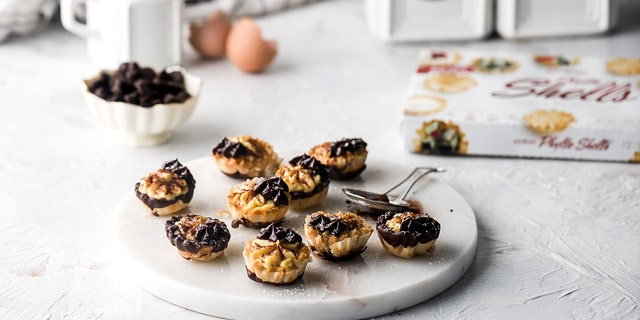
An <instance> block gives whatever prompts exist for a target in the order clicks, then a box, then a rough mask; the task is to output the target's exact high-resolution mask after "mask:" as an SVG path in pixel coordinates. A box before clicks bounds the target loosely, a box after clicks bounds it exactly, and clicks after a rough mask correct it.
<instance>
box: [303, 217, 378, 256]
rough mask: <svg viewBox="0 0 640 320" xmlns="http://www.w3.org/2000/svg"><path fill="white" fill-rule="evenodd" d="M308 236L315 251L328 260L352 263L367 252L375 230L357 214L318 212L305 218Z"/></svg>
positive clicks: (308, 240)
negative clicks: (351, 261)
mask: <svg viewBox="0 0 640 320" xmlns="http://www.w3.org/2000/svg"><path fill="white" fill-rule="evenodd" d="M304 221H305V224H304V234H305V235H306V237H307V243H308V244H309V246H310V247H311V251H313V253H315V254H316V255H318V256H319V257H321V258H322V259H325V260H332V261H340V260H349V259H351V258H354V257H356V256H358V255H360V254H361V253H362V252H364V250H366V248H367V241H368V240H369V237H370V236H371V233H373V228H371V226H370V225H368V224H367V223H366V222H365V221H364V218H362V217H361V216H359V215H357V214H355V213H353V212H346V213H343V212H342V211H339V212H338V213H335V214H333V213H327V212H324V211H317V212H314V213H313V214H311V215H308V216H307V217H306V218H305V220H304Z"/></svg>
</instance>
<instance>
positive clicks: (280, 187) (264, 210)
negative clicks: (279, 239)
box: [227, 177, 291, 229]
mask: <svg viewBox="0 0 640 320" xmlns="http://www.w3.org/2000/svg"><path fill="white" fill-rule="evenodd" d="M290 198H291V195H289V187H287V184H286V183H285V182H284V180H282V179H281V178H280V177H270V178H253V179H250V180H249V179H248V180H246V181H245V182H243V183H240V184H237V185H235V186H233V187H231V189H229V193H228V194H227V207H228V208H229V212H231V216H232V217H233V218H234V219H233V221H232V222H231V226H232V227H233V228H237V227H239V226H240V225H241V224H242V225H244V226H245V227H248V228H256V229H257V228H262V227H265V226H267V225H269V224H270V223H272V222H280V221H281V220H282V219H284V215H285V213H287V210H289V201H290Z"/></svg>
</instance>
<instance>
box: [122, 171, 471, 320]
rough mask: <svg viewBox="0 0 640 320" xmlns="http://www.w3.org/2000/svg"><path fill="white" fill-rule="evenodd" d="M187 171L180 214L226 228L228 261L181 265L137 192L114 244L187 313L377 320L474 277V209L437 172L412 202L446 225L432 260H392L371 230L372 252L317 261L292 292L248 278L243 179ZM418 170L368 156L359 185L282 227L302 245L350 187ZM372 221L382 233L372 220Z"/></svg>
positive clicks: (138, 273)
mask: <svg viewBox="0 0 640 320" xmlns="http://www.w3.org/2000/svg"><path fill="white" fill-rule="evenodd" d="M186 165H187V167H188V168H189V169H190V170H191V172H192V174H193V175H194V177H195V179H196V189H195V195H194V198H193V200H192V201H191V203H190V205H189V207H187V208H186V209H184V210H183V211H181V212H179V214H185V213H194V214H200V215H204V216H210V217H214V218H218V219H220V220H222V221H224V222H226V223H227V226H229V230H230V232H231V241H230V243H229V247H228V248H227V249H226V251H225V253H224V255H222V256H220V257H219V258H217V259H215V260H213V261H209V262H197V261H189V260H185V259H183V258H182V257H181V256H180V255H179V254H178V251H177V249H176V248H175V247H173V246H172V245H171V243H170V242H169V240H168V239H167V238H166V236H165V232H164V223H165V221H166V220H167V219H168V217H155V216H153V215H151V214H149V212H148V211H147V209H146V208H145V207H144V206H143V205H142V204H141V203H140V202H139V200H138V199H137V198H136V197H135V195H134V192H133V188H132V191H131V192H130V193H129V194H127V195H126V196H125V197H124V199H123V200H122V202H121V203H120V205H119V206H118V207H117V209H116V212H115V236H116V240H117V243H118V248H117V249H118V250H117V251H116V252H117V255H118V259H119V261H121V263H122V266H123V267H124V269H125V270H126V274H127V275H128V276H129V277H130V278H131V279H132V280H133V281H134V282H136V283H137V284H138V285H140V286H141V287H142V288H144V289H145V290H147V291H149V292H150V293H152V294H154V295H156V296H158V297H160V298H162V299H164V300H166V301H168V302H171V303H173V304H176V305H178V306H181V307H184V308H187V309H190V310H194V311H197V312H201V313H205V314H209V315H213V316H218V317H224V318H233V319H238V318H251V319H254V318H260V319H283V317H296V318H306V319H331V318H333V319H337V318H341V319H354V318H366V317H372V316H377V315H382V314H386V313H390V312H394V311H397V310H401V309H404V308H407V307H410V306H412V305H415V304H417V303H420V302H422V301H425V300H427V299H429V298H431V297H433V296H435V295H437V294H438V293H440V292H442V291H444V290H445V289H447V288H448V287H450V286H451V285H452V284H454V283H455V282H456V281H457V280H458V279H459V278H460V277H461V276H462V275H463V274H464V273H465V272H466V271H467V270H468V269H469V266H470V265H471V263H472V261H473V258H474V256H475V251H476V241H477V232H478V231H477V226H476V219H475V215H474V213H473V211H472V209H471V208H470V207H469V205H468V204H467V202H466V201H465V199H464V198H463V197H462V196H461V195H460V194H459V193H457V192H456V191H455V190H454V189H453V188H451V187H450V186H449V185H448V184H446V183H444V182H441V181H439V180H438V176H437V174H431V175H430V176H427V177H425V178H423V179H422V180H420V181H419V182H418V183H417V184H416V186H415V187H414V188H413V190H412V191H411V193H410V194H409V196H408V197H407V198H408V199H412V200H417V201H419V202H420V203H421V205H422V206H423V208H424V210H425V211H426V212H428V213H429V214H430V215H431V216H432V217H434V218H435V219H436V220H438V221H439V222H440V224H441V227H442V229H441V233H440V237H439V239H438V240H437V241H436V244H435V246H434V248H432V252H431V253H430V254H429V255H426V256H416V257H414V258H412V259H402V258H398V257H395V256H392V255H391V254H389V253H388V252H386V251H385V250H384V248H383V247H382V245H381V244H380V240H379V239H378V235H377V233H376V231H374V233H373V234H372V235H371V238H370V239H369V242H368V244H367V245H368V248H367V250H366V251H365V252H364V253H363V254H362V255H361V256H359V257H356V258H355V259H353V260H350V261H344V262H330V261H325V260H322V259H320V258H318V257H316V256H314V257H313V261H312V262H311V263H309V264H308V265H307V269H306V272H305V274H304V276H303V278H302V279H299V280H298V281H296V282H295V283H293V284H290V285H286V286H272V285H267V284H262V283H257V282H254V281H252V280H250V279H249V278H248V277H247V274H246V270H245V266H244V261H243V259H242V250H243V248H244V243H245V242H246V240H248V239H250V238H253V237H255V235H256V234H257V230H254V229H247V228H244V227H242V226H241V227H240V228H238V229H233V228H231V217H230V216H229V213H228V212H227V211H226V193H227V190H228V189H229V188H230V187H231V186H233V185H235V184H238V183H240V182H241V181H240V180H235V179H232V178H229V177H227V176H225V175H223V174H222V173H221V172H220V171H219V170H218V168H217V167H216V165H215V163H214V162H213V161H212V160H211V159H209V158H203V159H198V160H195V161H192V162H188V163H186ZM412 169H413V168H403V167H399V166H398V165H397V164H394V163H391V162H387V161H381V160H376V159H371V158H369V159H368V160H367V169H366V170H365V171H364V172H363V173H362V175H361V176H360V177H358V178H355V179H353V180H351V181H347V182H342V181H332V182H331V185H330V190H329V194H328V196H327V199H325V201H324V202H323V203H322V204H321V205H318V206H317V207H313V208H310V209H307V210H304V211H303V212H296V211H291V210H290V211H289V212H288V213H287V215H286V217H285V221H284V222H283V226H285V227H290V228H293V229H294V230H296V232H298V233H300V235H302V237H303V238H304V232H303V224H304V217H305V215H306V214H308V213H311V212H314V211H317V210H324V211H327V212H337V211H338V210H342V211H345V210H347V203H346V198H345V196H344V195H343V194H342V192H341V189H342V188H343V187H349V188H360V189H366V190H369V191H375V192H384V191H386V190H387V189H389V188H390V187H391V186H393V185H395V183H397V182H399V181H400V180H402V179H403V178H404V177H405V176H406V175H407V174H409V173H410V172H411V170H412ZM150 171H153V170H150ZM132 185H133V184H132ZM402 191H403V190H400V191H399V192H402ZM367 221H368V222H369V223H370V224H371V225H372V226H375V222H374V220H373V219H372V218H369V217H367ZM374 230H375V227H374Z"/></svg>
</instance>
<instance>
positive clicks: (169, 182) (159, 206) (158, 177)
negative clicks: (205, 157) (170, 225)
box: [134, 159, 196, 216]
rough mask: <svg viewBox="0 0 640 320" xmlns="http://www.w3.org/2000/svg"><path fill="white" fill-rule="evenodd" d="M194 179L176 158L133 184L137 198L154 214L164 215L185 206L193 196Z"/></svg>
mask: <svg viewBox="0 0 640 320" xmlns="http://www.w3.org/2000/svg"><path fill="white" fill-rule="evenodd" d="M195 187H196V180H195V179H194V178H193V176H192V175H191V172H190V171H189V169H188V168H187V167H185V166H184V165H182V164H181V163H180V162H179V161H178V159H175V160H172V161H167V162H166V163H165V164H164V165H163V166H162V168H161V169H158V170H156V171H155V172H152V173H149V174H147V175H146V176H144V177H143V178H142V179H140V181H139V182H138V183H136V186H135V189H134V191H135V193H136V196H137V197H138V199H140V201H142V203H143V204H144V205H145V206H146V207H147V208H149V210H151V213H152V214H153V215H155V216H166V215H171V214H173V213H176V212H178V211H180V210H182V209H183V208H185V207H186V206H187V205H188V204H189V202H190V201H191V199H192V198H193V190H194V189H195Z"/></svg>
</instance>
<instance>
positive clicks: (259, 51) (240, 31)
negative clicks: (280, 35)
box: [227, 18, 277, 73]
mask: <svg viewBox="0 0 640 320" xmlns="http://www.w3.org/2000/svg"><path fill="white" fill-rule="evenodd" d="M276 52H277V46H276V43H275V41H265V40H264V39H262V35H261V34H260V28H259V27H258V25H257V24H256V23H255V21H254V20H253V19H251V18H242V19H240V20H238V22H236V24H235V25H234V26H233V28H232V29H231V32H229V36H228V37H227V58H229V60H231V62H233V64H235V65H236V66H237V67H238V68H240V70H242V71H244V72H249V73H259V72H261V71H263V70H264V69H265V68H267V67H268V66H269V64H270V63H271V61H273V58H274V57H275V56H276Z"/></svg>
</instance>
